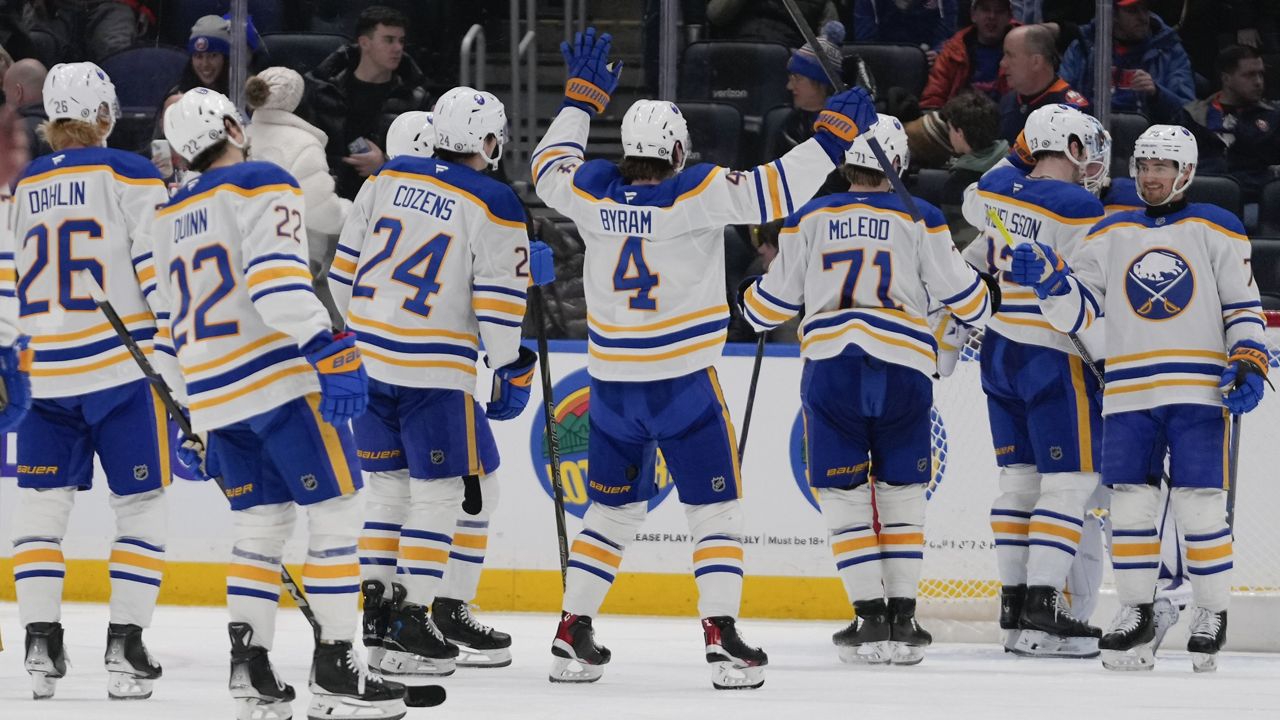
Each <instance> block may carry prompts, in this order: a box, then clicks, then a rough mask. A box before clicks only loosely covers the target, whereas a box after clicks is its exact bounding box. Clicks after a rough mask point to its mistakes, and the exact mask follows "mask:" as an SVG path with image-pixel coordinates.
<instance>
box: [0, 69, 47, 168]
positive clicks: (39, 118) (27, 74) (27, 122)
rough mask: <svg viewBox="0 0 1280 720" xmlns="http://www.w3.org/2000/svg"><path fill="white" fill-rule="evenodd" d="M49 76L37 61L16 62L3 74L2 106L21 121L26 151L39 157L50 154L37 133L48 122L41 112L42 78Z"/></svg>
mask: <svg viewBox="0 0 1280 720" xmlns="http://www.w3.org/2000/svg"><path fill="white" fill-rule="evenodd" d="M46 74H48V71H47V70H45V67H44V65H42V64H40V61H39V60H36V59H34V58H27V59H25V60H19V61H18V62H16V63H14V64H13V67H11V68H9V71H8V72H6V73H5V74H4V97H5V104H6V105H9V106H11V107H12V108H13V111H14V112H15V113H17V114H18V117H19V118H20V119H21V120H22V124H23V127H24V129H25V131H26V134H27V148H28V149H29V150H30V151H31V152H32V153H33V155H32V157H39V156H40V155H44V154H46V153H50V152H53V151H52V150H51V149H50V148H49V144H48V143H46V142H45V141H44V139H43V138H41V137H40V135H39V134H38V133H37V132H36V128H38V127H40V124H41V123H43V122H45V121H46V120H48V119H49V116H48V115H47V114H46V113H45V111H44V76H45V75H46Z"/></svg>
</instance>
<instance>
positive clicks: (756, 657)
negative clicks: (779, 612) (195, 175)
mask: <svg viewBox="0 0 1280 720" xmlns="http://www.w3.org/2000/svg"><path fill="white" fill-rule="evenodd" d="M702 636H703V639H704V640H705V642H706V646H707V662H709V663H711V685H712V687H714V688H715V689H717V690H754V689H756V688H758V687H760V686H761V685H764V666H765V665H768V664H769V656H768V655H766V654H765V652H764V651H763V650H761V649H760V648H758V647H751V646H750V645H748V644H747V643H746V641H745V640H743V639H742V635H740V634H738V627H737V624H736V622H735V621H734V619H733V618H731V617H728V616H720V617H708V618H702Z"/></svg>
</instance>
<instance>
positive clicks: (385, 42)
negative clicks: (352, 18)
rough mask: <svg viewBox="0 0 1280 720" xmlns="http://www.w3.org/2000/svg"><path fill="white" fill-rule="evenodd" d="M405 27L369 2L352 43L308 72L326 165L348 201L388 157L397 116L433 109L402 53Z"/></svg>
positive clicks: (392, 14)
mask: <svg viewBox="0 0 1280 720" xmlns="http://www.w3.org/2000/svg"><path fill="white" fill-rule="evenodd" d="M407 26H408V21H407V20H406V19H405V16H404V15H402V14H401V13H400V12H398V11H396V10H392V9H390V8H387V7H383V6H380V5H373V6H371V7H368V8H366V9H365V10H364V11H363V12H361V13H360V19H359V20H358V21H357V22H356V44H354V45H348V46H346V47H343V48H339V49H338V50H337V51H336V52H334V53H333V54H332V55H330V56H329V57H328V58H326V59H325V60H324V62H322V63H320V65H319V66H318V67H316V68H315V69H314V70H312V71H311V72H309V73H307V83H308V86H309V87H308V90H309V92H310V93H311V109H312V112H313V113H314V116H315V117H314V122H315V124H316V125H317V126H318V127H319V128H320V129H321V130H323V131H324V132H325V134H326V135H327V136H328V137H329V146H328V156H329V168H330V170H331V171H332V172H333V173H334V174H335V177H336V179H337V187H338V195H340V196H342V197H344V198H347V199H348V200H350V199H353V198H355V196H356V192H357V191H358V190H359V189H360V183H361V182H362V181H363V179H364V178H366V177H368V176H369V175H371V174H372V173H373V172H374V171H375V170H377V169H378V168H379V167H382V164H383V163H384V162H386V159H387V158H386V155H385V154H383V152H382V148H383V147H384V146H385V144H386V137H387V129H388V128H390V127H391V123H392V122H393V121H394V120H395V119H396V116H398V115H399V114H400V113H403V112H408V111H410V110H430V109H431V105H430V103H429V100H430V96H429V94H428V93H427V91H426V89H425V88H424V87H423V82H424V80H425V78H424V77H423V74H422V71H421V70H419V69H418V65H417V63H415V62H414V61H413V58H410V57H408V56H406V55H405V54H404V44H405V28H406V27H407Z"/></svg>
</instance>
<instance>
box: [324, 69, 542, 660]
mask: <svg viewBox="0 0 1280 720" xmlns="http://www.w3.org/2000/svg"><path fill="white" fill-rule="evenodd" d="M433 117H434V134H433V137H434V143H433V144H434V145H435V148H434V157H433V158H424V157H422V156H421V153H422V150H421V149H419V150H414V149H413V142H412V141H411V142H410V143H408V147H407V148H406V152H405V154H402V155H398V156H397V157H396V158H394V159H392V160H391V161H389V162H388V163H387V164H386V165H384V166H383V167H382V168H381V169H380V170H379V171H378V172H377V173H376V174H374V175H372V176H370V178H369V179H368V181H367V182H366V183H365V187H364V188H363V189H362V190H361V191H360V194H359V198H358V199H357V201H356V204H355V207H354V208H353V210H352V212H351V215H350V216H349V217H348V220H347V223H346V226H345V227H344V228H343V231H342V235H341V237H340V239H339V244H338V255H337V259H336V260H335V262H334V264H333V268H332V270H331V271H330V277H331V279H333V280H334V297H335V299H336V300H337V302H338V307H339V309H340V310H341V311H342V312H343V314H344V315H345V317H346V321H347V325H348V327H350V328H352V329H354V330H355V331H356V332H357V333H359V346H360V349H361V351H362V353H363V354H364V358H365V364H366V366H367V368H368V372H369V376H370V406H369V412H368V413H366V414H365V415H364V416H362V417H360V418H357V419H356V421H355V435H356V443H357V445H358V447H359V454H360V461H361V465H362V466H363V468H364V470H365V471H367V472H368V473H370V480H369V502H368V508H367V511H366V514H365V525H364V533H363V536H362V537H361V540H360V547H361V564H362V569H363V572H362V576H363V585H362V589H363V592H364V600H365V625H364V630H365V644H366V645H367V646H369V647H370V654H371V657H375V658H377V659H378V663H379V666H380V667H381V669H382V670H383V671H384V672H387V673H394V674H427V675H448V674H450V673H452V672H453V671H454V667H455V665H456V664H462V665H472V666H485V667H497V666H503V665H509V664H510V663H511V651H510V646H511V637H510V636H509V635H507V634H506V633H502V632H498V631H496V630H494V629H492V628H490V627H487V626H485V625H482V624H480V623H479V622H477V621H476V620H475V619H474V618H473V617H472V616H471V613H470V610H469V608H468V605H467V603H468V602H469V601H470V600H471V599H472V598H473V597H474V595H475V591H476V586H477V584H478V583H479V579H480V565H481V563H482V562H483V560H484V553H485V547H486V545H487V541H488V520H489V517H490V514H491V513H492V511H493V509H494V508H495V507H496V505H497V501H498V479H497V477H496V475H495V471H496V470H497V469H498V464H499V457H498V451H497V447H496V445H495V443H494V439H493V432H492V431H491V430H490V427H489V419H495V420H510V419H512V418H515V417H516V416H517V415H519V413H520V411H521V410H522V409H523V408H524V406H525V404H526V403H527V402H528V399H529V388H530V384H531V381H532V379H533V371H534V364H535V360H536V356H535V355H534V353H533V352H532V351H530V350H529V349H527V348H525V347H522V346H521V344H520V326H521V323H522V321H523V319H524V310H525V300H526V298H525V294H526V290H527V288H528V286H529V284H530V274H531V268H541V267H543V265H542V260H543V258H542V257H540V256H538V255H537V254H536V253H537V249H531V248H530V246H529V242H528V238H527V233H526V226H525V220H526V218H525V212H524V208H523V206H522V205H521V204H520V200H519V198H517V197H516V194H515V192H513V191H512V190H511V188H509V187H507V186H506V185H504V184H502V183H500V182H498V181H497V180H494V179H493V178H490V177H487V176H486V175H484V173H483V171H484V170H485V169H487V168H489V167H490V166H493V165H496V164H497V162H498V159H499V158H500V157H501V155H502V143H503V137H504V133H505V128H506V111H505V110H504V108H503V106H502V103H501V102H499V101H498V99H497V98H496V97H494V96H493V95H492V94H490V93H487V92H482V91H478V90H474V89H472V88H468V87H458V88H454V89H452V90H450V91H449V92H447V93H445V94H444V95H443V96H442V97H441V98H440V100H439V101H438V102H437V103H436V107H435V110H434V115H433ZM397 122H399V121H397ZM415 124H416V123H415ZM417 134H419V135H421V134H423V130H422V128H421V127H420V128H419V131H418V133H417ZM531 250H533V251H534V253H535V254H534V255H532V256H531ZM542 250H543V251H544V252H547V253H549V251H548V250H546V248H545V246H543V247H542ZM533 274H534V279H535V280H545V278H541V277H539V276H538V274H537V273H536V272H535V273H533ZM481 343H483V346H484V350H485V360H486V362H487V363H488V365H489V366H490V367H492V368H494V376H493V387H492V391H491V393H490V402H489V403H488V406H487V407H486V408H484V409H483V410H482V409H481V407H480V404H479V403H478V402H477V401H476V398H475V395H476V379H477V378H476V361H477V360H478V359H479V358H480V345H481ZM468 496H469V497H468ZM464 498H466V499H467V502H464ZM464 509H465V510H466V511H467V514H465V515H464V514H462V510H464ZM446 568H447V575H448V578H449V580H450V581H451V582H450V585H449V586H448V587H445V588H444V591H445V592H442V583H443V582H444V580H445V577H446ZM428 610H430V614H428ZM450 641H452V642H450ZM454 643H457V644H456V645H455V644H454ZM460 649H461V653H460V652H459V650H460Z"/></svg>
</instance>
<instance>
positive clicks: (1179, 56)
mask: <svg viewBox="0 0 1280 720" xmlns="http://www.w3.org/2000/svg"><path fill="white" fill-rule="evenodd" d="M1147 5H1148V0H1116V13H1115V22H1114V25H1113V29H1112V38H1113V39H1114V42H1113V43H1112V46H1111V63H1112V68H1113V70H1112V73H1111V111H1112V112H1127V113H1141V114H1144V115H1146V116H1147V117H1148V118H1150V119H1151V121H1152V122H1154V123H1171V122H1174V120H1175V119H1176V118H1177V115H1178V111H1179V110H1181V109H1182V106H1183V105H1185V104H1187V103H1189V102H1191V101H1192V100H1195V97H1196V93H1195V81H1194V80H1193V79H1192V74H1191V61H1190V59H1188V57H1187V52H1186V50H1184V49H1183V48H1182V42H1181V40H1179V39H1178V34H1177V33H1176V32H1175V31H1174V30H1173V29H1172V28H1170V27H1169V26H1168V25H1166V24H1165V23H1164V21H1163V20H1161V19H1160V18H1159V17H1158V16H1154V15H1152V14H1151V10H1150V8H1148V6H1147ZM1080 34H1081V35H1082V37H1081V38H1080V39H1079V40H1077V41H1075V42H1074V43H1072V45H1071V47H1070V48H1068V49H1067V54H1066V55H1065V56H1063V58H1062V67H1061V69H1060V71H1059V73H1060V74H1061V75H1062V79H1063V80H1066V81H1067V82H1068V83H1070V84H1071V86H1072V87H1074V88H1076V89H1077V90H1079V91H1080V92H1082V93H1084V95H1085V97H1088V98H1091V99H1092V98H1093V97H1094V85H1093V59H1094V45H1095V41H1096V38H1095V33H1094V24H1093V23H1089V24H1088V25H1085V26H1084V27H1082V28H1080Z"/></svg>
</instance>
